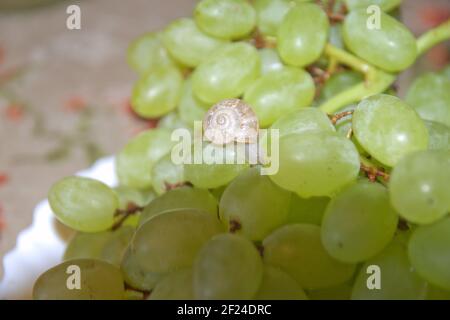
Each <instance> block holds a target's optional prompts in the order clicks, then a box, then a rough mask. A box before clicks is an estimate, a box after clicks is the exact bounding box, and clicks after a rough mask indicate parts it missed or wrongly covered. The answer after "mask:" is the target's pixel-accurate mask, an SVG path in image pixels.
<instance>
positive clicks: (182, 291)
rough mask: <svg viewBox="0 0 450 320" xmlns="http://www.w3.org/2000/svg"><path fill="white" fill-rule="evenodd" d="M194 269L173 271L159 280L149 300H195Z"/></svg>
mask: <svg viewBox="0 0 450 320" xmlns="http://www.w3.org/2000/svg"><path fill="white" fill-rule="evenodd" d="M193 299H194V288H193V275H192V269H183V270H178V271H173V272H171V273H169V274H168V275H166V276H164V277H163V278H162V279H161V280H159V281H158V283H157V284H156V286H155V288H154V289H153V290H152V293H151V294H150V296H149V298H148V300H193Z"/></svg>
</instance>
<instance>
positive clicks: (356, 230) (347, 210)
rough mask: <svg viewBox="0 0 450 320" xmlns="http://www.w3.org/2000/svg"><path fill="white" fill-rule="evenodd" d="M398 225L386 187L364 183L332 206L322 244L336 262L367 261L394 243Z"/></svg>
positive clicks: (329, 208) (323, 229) (337, 198)
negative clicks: (392, 241) (391, 242)
mask: <svg viewBox="0 0 450 320" xmlns="http://www.w3.org/2000/svg"><path fill="white" fill-rule="evenodd" d="M397 223H398V217H397V214H396V212H395V211H394V209H393V208H392V207H391V205H390V203H389V195H388V192H387V190H386V188H385V187H383V186H382V185H380V184H377V183H372V182H368V181H364V180H363V181H361V182H358V183H356V184H353V185H351V186H349V187H347V188H346V189H344V190H343V191H342V192H341V193H339V194H338V195H337V196H336V197H335V198H333V199H332V200H331V201H330V203H329V204H328V207H327V209H326V210H325V215H324V216H323V220H322V229H321V237H322V243H323V245H324V247H325V249H326V250H327V252H328V253H329V254H330V255H331V256H333V257H334V258H335V259H338V260H340V261H343V262H349V263H355V262H361V261H365V260H367V259H369V258H371V257H373V256H374V255H376V254H378V253H379V252H380V251H381V250H383V248H384V247H386V245H387V244H388V243H389V242H390V241H391V240H392V237H393V236H394V233H395V230H396V229H397Z"/></svg>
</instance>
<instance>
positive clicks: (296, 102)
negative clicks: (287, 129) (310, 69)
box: [244, 67, 315, 127]
mask: <svg viewBox="0 0 450 320" xmlns="http://www.w3.org/2000/svg"><path fill="white" fill-rule="evenodd" d="M314 92H315V89H314V81H313V80H312V78H311V76H310V75H309V73H307V72H305V71H304V70H302V69H298V68H293V67H285V68H282V69H281V70H278V71H272V72H270V73H267V74H265V75H263V76H262V77H260V78H259V79H258V80H256V81H255V82H254V83H253V84H252V85H251V86H250V87H249V88H248V89H247V90H246V91H245V94H244V100H245V101H247V102H248V103H249V104H250V105H251V106H252V108H253V110H254V111H255V113H256V115H257V116H258V120H259V123H260V126H262V127H267V126H270V125H271V124H272V123H273V122H275V121H276V120H277V119H278V118H279V117H280V116H282V115H284V114H286V113H290V112H293V111H295V110H298V109H299V108H302V107H307V106H309V105H310V103H311V102H312V101H313V99H314Z"/></svg>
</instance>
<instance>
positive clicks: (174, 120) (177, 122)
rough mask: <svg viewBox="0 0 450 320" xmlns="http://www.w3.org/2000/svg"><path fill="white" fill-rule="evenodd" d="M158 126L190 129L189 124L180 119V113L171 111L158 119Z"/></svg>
mask: <svg viewBox="0 0 450 320" xmlns="http://www.w3.org/2000/svg"><path fill="white" fill-rule="evenodd" d="M180 103H181V102H180ZM158 128H161V129H169V130H175V129H180V128H183V129H187V130H191V126H190V124H188V123H186V122H184V121H183V120H182V119H181V117H180V115H179V114H178V113H175V112H171V113H169V114H167V115H165V116H164V117H162V118H161V119H160V120H159V121H158Z"/></svg>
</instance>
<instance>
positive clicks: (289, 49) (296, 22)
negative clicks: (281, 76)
mask: <svg viewBox="0 0 450 320" xmlns="http://www.w3.org/2000/svg"><path fill="white" fill-rule="evenodd" d="M328 29H329V22H328V18H327V15H326V14H325V12H324V11H323V10H322V9H321V8H320V7H319V6H318V5H316V4H312V3H304V4H299V5H297V6H296V7H294V8H292V9H291V10H290V11H289V13H288V14H287V15H286V16H285V18H284V20H283V22H282V23H281V25H280V27H279V28H278V33H277V49H278V52H279V54H280V56H281V58H282V59H283V61H284V62H286V63H287V64H289V65H293V66H296V67H302V66H306V65H309V64H311V63H312V62H314V61H316V60H317V59H319V57H320V55H321V54H322V51H323V49H324V47H325V44H326V41H327V38H328Z"/></svg>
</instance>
